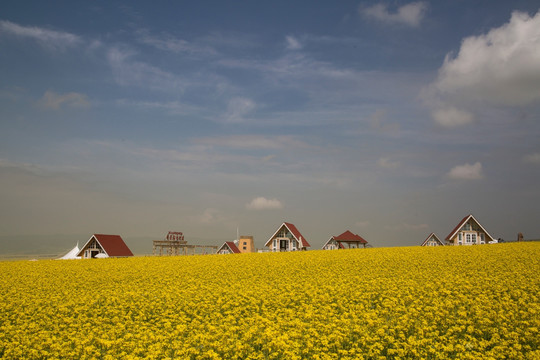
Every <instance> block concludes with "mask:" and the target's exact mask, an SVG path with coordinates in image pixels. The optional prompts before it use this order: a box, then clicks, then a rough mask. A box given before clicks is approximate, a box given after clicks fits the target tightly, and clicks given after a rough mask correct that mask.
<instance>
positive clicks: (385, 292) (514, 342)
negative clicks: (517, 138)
mask: <svg viewBox="0 0 540 360" xmlns="http://www.w3.org/2000/svg"><path fill="white" fill-rule="evenodd" d="M0 273H1V274H2V276H1V278H0V285H1V287H0V289H1V290H0V358H2V359H23V358H24V359H411V358H423V359H449V358H450V359H478V358H483V359H509V358H511V359H539V358H540V349H539V347H540V340H539V338H540V334H539V328H540V295H539V292H540V291H539V290H540V242H531V243H509V244H495V245H482V246H468V247H465V246H462V247H450V246H447V247H433V248H428V247H401V248H373V249H354V250H339V251H322V250H317V251H307V252H293V253H262V254H259V253H254V254H239V255H236V254H235V255H206V256H177V257H133V258H122V259H112V258H110V259H96V260H80V261H74V260H72V261H54V260H42V261H34V262H30V261H5V262H0Z"/></svg>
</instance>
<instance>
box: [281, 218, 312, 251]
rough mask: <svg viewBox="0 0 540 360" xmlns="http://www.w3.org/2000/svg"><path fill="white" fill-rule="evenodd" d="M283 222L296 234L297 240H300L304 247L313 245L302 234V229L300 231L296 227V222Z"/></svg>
mask: <svg viewBox="0 0 540 360" xmlns="http://www.w3.org/2000/svg"><path fill="white" fill-rule="evenodd" d="M283 224H284V225H285V226H286V227H287V228H288V229H289V231H290V232H291V234H293V235H294V237H295V238H296V240H298V241H300V242H301V243H302V247H308V246H311V245H309V243H308V242H307V240H306V239H305V238H304V237H303V236H302V234H300V231H298V229H297V228H296V226H294V224H291V223H286V222H284V223H283Z"/></svg>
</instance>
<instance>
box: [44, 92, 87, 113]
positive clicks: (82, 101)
mask: <svg viewBox="0 0 540 360" xmlns="http://www.w3.org/2000/svg"><path fill="white" fill-rule="evenodd" d="M38 103H39V105H40V106H42V107H44V108H46V109H53V110H58V109H60V107H62V106H68V107H88V106H90V102H89V101H88V97H87V96H86V95H84V94H80V93H76V92H70V93H65V94H57V93H55V92H54V91H52V90H47V91H46V92H45V94H43V97H42V98H41V99H40V100H39V102H38Z"/></svg>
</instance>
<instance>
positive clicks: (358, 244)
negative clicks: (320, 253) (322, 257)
mask: <svg viewBox="0 0 540 360" xmlns="http://www.w3.org/2000/svg"><path fill="white" fill-rule="evenodd" d="M367 244H368V242H367V241H366V240H365V239H364V238H363V237H361V236H360V235H358V234H353V233H352V232H350V231H349V230H347V231H345V232H344V233H343V234H340V235H337V236H332V237H331V238H330V239H328V241H327V242H326V244H324V245H323V247H322V248H323V250H337V249H358V248H365V247H366V245H367Z"/></svg>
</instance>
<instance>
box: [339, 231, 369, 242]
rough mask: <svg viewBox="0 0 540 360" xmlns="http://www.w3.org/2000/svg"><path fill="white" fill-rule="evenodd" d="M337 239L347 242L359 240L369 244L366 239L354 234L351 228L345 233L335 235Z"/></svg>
mask: <svg viewBox="0 0 540 360" xmlns="http://www.w3.org/2000/svg"><path fill="white" fill-rule="evenodd" d="M334 240H336V241H346V242H358V243H361V244H367V243H368V242H367V241H366V240H364V238H362V237H361V236H360V235H357V234H353V233H352V232H350V231H349V230H347V231H345V232H344V233H343V234H341V235H338V236H334Z"/></svg>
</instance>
